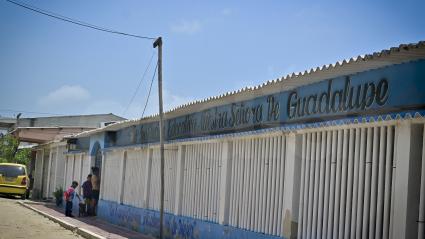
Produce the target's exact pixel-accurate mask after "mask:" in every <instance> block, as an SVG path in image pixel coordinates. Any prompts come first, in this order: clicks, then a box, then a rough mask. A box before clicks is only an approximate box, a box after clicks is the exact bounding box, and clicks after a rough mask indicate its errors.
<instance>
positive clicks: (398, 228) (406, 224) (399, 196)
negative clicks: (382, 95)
mask: <svg viewBox="0 0 425 239" xmlns="http://www.w3.org/2000/svg"><path fill="white" fill-rule="evenodd" d="M421 127H422V126H420V125H414V124H411V122H410V121H405V122H401V123H400V124H399V125H398V126H397V127H396V142H397V144H396V145H395V146H396V147H397V148H396V153H395V158H394V160H395V161H396V162H395V165H396V170H395V175H394V176H395V189H394V204H393V215H392V217H391V220H392V232H391V235H390V236H391V238H393V239H397V238H415V237H417V233H418V224H417V222H416V220H417V215H418V210H419V202H418V201H419V187H420V170H421V154H422V152H421V148H422V145H421V144H422V142H421V141H422V130H421Z"/></svg>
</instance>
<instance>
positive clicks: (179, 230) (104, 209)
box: [98, 200, 282, 239]
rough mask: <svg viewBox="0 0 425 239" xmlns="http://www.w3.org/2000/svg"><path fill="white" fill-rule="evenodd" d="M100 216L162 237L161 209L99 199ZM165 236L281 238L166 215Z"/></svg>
mask: <svg viewBox="0 0 425 239" xmlns="http://www.w3.org/2000/svg"><path fill="white" fill-rule="evenodd" d="M98 217H100V218H102V219H104V220H106V221H108V222H111V223H113V224H116V225H120V226H124V227H127V228H129V229H132V230H135V231H139V232H142V233H144V234H146V235H152V236H154V237H159V212H158V211H154V210H149V209H143V208H137V207H132V206H127V205H121V204H118V203H116V202H110V201H105V200H100V201H99V205H98ZM164 235H165V238H202V239H204V238H205V239H216V238H226V239H230V238H235V239H236V238H237V239H277V238H282V237H277V236H272V235H265V234H262V233H256V232H252V231H247V230H244V229H241V228H235V227H230V226H223V225H220V224H217V223H213V222H208V221H202V220H198V219H194V218H189V217H184V216H176V215H174V214H169V213H165V214H164Z"/></svg>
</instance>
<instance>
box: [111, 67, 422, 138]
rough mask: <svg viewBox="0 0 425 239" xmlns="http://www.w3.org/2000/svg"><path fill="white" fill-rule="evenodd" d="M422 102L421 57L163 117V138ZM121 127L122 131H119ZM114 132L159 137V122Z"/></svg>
mask: <svg viewBox="0 0 425 239" xmlns="http://www.w3.org/2000/svg"><path fill="white" fill-rule="evenodd" d="M424 106H425V60H417V61H414V62H408V63H403V64H398V65H391V66H387V67H384V68H380V69H375V70H369V71H365V72H360V73H357V74H352V75H347V76H342V77H337V78H334V79H328V80H324V81H320V82H317V83H312V84H309V85H304V86H301V87H298V88H295V89H293V90H290V91H282V92H279V93H276V94H271V95H265V96H260V97H257V98H254V99H252V100H247V101H240V102H235V103H230V104H227V105H222V106H217V107H213V108H209V109H206V110H204V111H201V112H195V113H191V114H188V115H184V116H180V117H176V118H171V119H167V120H166V121H165V138H166V140H174V139H182V138H192V137H199V136H207V135H214V134H225V133H233V132H240V131H249V130H256V129H264V128H272V127H277V126H283V125H287V124H294V123H307V122H319V121H324V120H331V119H337V118H343V117H348V116H359V115H373V114H382V113H389V112H396V111H401V110H412V109H423V108H424ZM120 131H121V132H120ZM120 131H118V133H117V134H118V136H119V135H122V134H123V133H124V132H128V131H132V133H131V132H130V133H126V134H125V135H132V137H131V138H132V139H131V141H132V142H124V141H128V140H124V139H121V142H120V139H119V138H121V137H118V144H119V145H124V144H134V143H152V142H157V141H159V123H158V122H153V123H146V124H142V125H139V126H137V127H133V128H132V129H131V128H126V129H122V130H120Z"/></svg>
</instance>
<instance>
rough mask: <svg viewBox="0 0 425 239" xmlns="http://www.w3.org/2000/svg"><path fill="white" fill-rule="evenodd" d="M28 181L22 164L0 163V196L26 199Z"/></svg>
mask: <svg viewBox="0 0 425 239" xmlns="http://www.w3.org/2000/svg"><path fill="white" fill-rule="evenodd" d="M28 184H29V179H28V175H27V167H26V166H25V165H23V164H15V163H0V194H8V195H16V196H20V197H21V198H22V199H25V198H26V194H27V189H28Z"/></svg>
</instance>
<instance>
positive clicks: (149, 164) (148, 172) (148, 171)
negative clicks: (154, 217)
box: [143, 148, 153, 208]
mask: <svg viewBox="0 0 425 239" xmlns="http://www.w3.org/2000/svg"><path fill="white" fill-rule="evenodd" d="M147 151H148V152H147V154H148V155H147V159H146V160H147V164H146V168H145V169H146V170H145V173H144V175H145V180H144V182H145V192H144V194H143V195H144V199H143V208H148V206H149V193H150V180H151V167H152V155H153V150H152V149H150V148H147Z"/></svg>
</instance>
